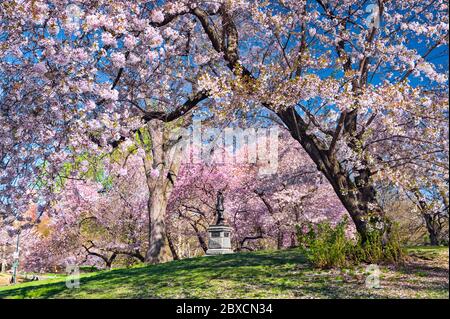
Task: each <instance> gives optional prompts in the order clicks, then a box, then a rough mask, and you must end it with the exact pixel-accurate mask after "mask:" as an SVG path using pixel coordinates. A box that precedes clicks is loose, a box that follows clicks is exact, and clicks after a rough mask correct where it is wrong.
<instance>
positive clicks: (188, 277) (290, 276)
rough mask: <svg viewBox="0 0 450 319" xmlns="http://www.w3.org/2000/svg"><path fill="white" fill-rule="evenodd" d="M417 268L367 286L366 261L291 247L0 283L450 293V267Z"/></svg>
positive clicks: (53, 287)
mask: <svg viewBox="0 0 450 319" xmlns="http://www.w3.org/2000/svg"><path fill="white" fill-rule="evenodd" d="M446 252H447V256H448V249H447V250H446ZM444 253H445V251H444ZM418 271H419V272H420V274H421V275H420V276H414V278H411V280H410V281H408V280H406V281H405V278H404V277H405V275H404V274H401V273H400V275H401V276H402V277H401V278H397V277H399V276H394V275H393V276H390V278H391V279H389V280H390V281H389V282H386V285H385V286H386V288H383V287H381V289H367V288H366V287H365V284H364V283H365V281H364V280H365V276H364V267H357V268H354V269H349V270H345V271H343V270H336V269H335V270H326V271H319V270H316V269H313V268H312V267H311V266H310V265H309V264H308V263H307V262H306V260H305V258H304V256H302V255H301V254H300V252H299V251H298V250H296V249H290V250H284V251H263V252H254V253H236V254H232V255H223V256H211V257H198V258H192V259H185V260H181V261H173V262H169V263H165V264H160V265H149V266H145V265H141V266H137V267H134V268H127V269H115V270H111V271H99V272H92V273H84V274H82V275H81V278H80V288H73V289H68V288H67V287H66V285H65V278H61V277H59V278H54V279H49V280H42V281H37V282H36V281H34V282H28V283H23V284H18V285H15V286H5V287H0V298H389V297H394V298H395V297H403V293H407V292H408V291H403V290H401V289H402V285H407V286H408V287H410V286H411V285H418V287H417V289H418V290H417V289H413V290H412V292H411V293H414V294H413V295H411V296H413V297H414V296H419V297H420V298H426V297H433V298H448V273H447V278H446V280H447V281H446V284H445V282H439V284H429V285H424V284H423V283H419V284H417V282H416V281H417V280H421V279H423V280H425V278H426V274H423V272H424V271H425V272H426V270H422V269H419V270H418ZM385 272H393V273H395V274H397V272H396V271H394V270H389V269H387V268H386V269H385V268H383V278H384V273H385ZM447 272H448V268H447ZM383 278H382V279H381V281H382V286H383V281H384V280H385V279H383ZM441 279H442V280H444V281H445V278H441ZM433 283H434V281H433ZM388 287H389V288H388ZM399 290H400V291H401V293H400V294H398V293H397V292H398V291H399ZM393 291H394V292H395V293H393Z"/></svg>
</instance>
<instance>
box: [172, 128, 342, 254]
mask: <svg viewBox="0 0 450 319" xmlns="http://www.w3.org/2000/svg"><path fill="white" fill-rule="evenodd" d="M281 138H282V139H283V141H284V143H283V144H282V145H280V153H279V156H278V170H277V172H276V173H274V174H268V175H262V174H261V171H260V166H261V163H260V162H256V163H246V162H244V163H240V162H238V161H237V160H236V161H232V162H225V163H221V164H218V163H214V162H213V163H210V164H205V163H202V164H193V163H190V162H188V163H183V164H182V167H181V169H180V174H179V176H178V179H177V182H176V183H175V189H174V191H173V193H172V196H171V199H170V202H169V206H168V214H169V215H168V216H169V217H168V229H169V231H171V229H174V228H175V229H178V228H180V224H184V225H186V223H187V225H188V228H190V231H188V230H186V229H185V228H184V229H185V231H184V232H183V233H182V234H181V236H183V238H186V237H187V236H186V235H190V236H191V237H195V238H197V239H198V244H199V246H200V247H201V248H202V250H203V251H205V252H206V250H207V244H206V229H207V227H208V226H209V225H211V224H213V223H214V222H215V215H214V214H215V200H216V195H217V192H218V191H219V190H220V191H223V192H224V194H225V217H226V220H227V222H228V223H229V224H230V225H231V226H232V227H233V229H234V236H233V241H234V243H235V246H236V247H237V249H239V250H242V249H250V250H253V249H256V248H268V247H277V248H279V249H280V248H283V247H286V246H295V245H296V226H300V225H302V224H304V223H306V222H308V223H309V222H312V223H317V222H319V221H321V220H324V219H326V220H328V221H330V222H331V223H335V222H338V221H340V220H341V219H342V218H343V217H344V216H346V214H347V212H346V211H345V208H344V207H343V206H342V205H341V204H340V202H339V199H338V198H337V197H336V196H335V194H333V191H332V188H331V186H330V185H329V184H328V183H327V182H326V180H325V179H324V178H323V176H322V175H321V173H319V172H317V170H316V169H315V166H314V164H313V162H312V161H311V160H310V159H309V158H308V156H307V154H306V153H305V152H304V151H303V150H302V149H301V147H300V146H299V145H298V143H296V142H295V140H294V139H292V138H291V137H290V136H289V135H287V134H286V132H284V133H283V134H282V137H281ZM238 151H239V152H240V153H247V152H248V144H246V145H244V146H242V148H241V149H239V150H238ZM173 233H174V237H175V236H177V232H173Z"/></svg>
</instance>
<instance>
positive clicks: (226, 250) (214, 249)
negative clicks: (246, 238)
mask: <svg viewBox="0 0 450 319" xmlns="http://www.w3.org/2000/svg"><path fill="white" fill-rule="evenodd" d="M232 230H233V228H231V227H230V226H227V225H212V226H209V227H208V250H207V251H206V255H208V256H211V255H223V254H232V253H233V249H231V231H232Z"/></svg>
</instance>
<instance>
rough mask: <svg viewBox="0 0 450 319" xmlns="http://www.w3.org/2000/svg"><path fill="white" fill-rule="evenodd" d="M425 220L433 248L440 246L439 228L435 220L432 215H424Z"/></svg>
mask: <svg viewBox="0 0 450 319" xmlns="http://www.w3.org/2000/svg"><path fill="white" fill-rule="evenodd" d="M423 218H424V219H425V225H426V227H427V231H428V237H429V238H430V244H431V245H432V246H439V244H440V242H439V233H440V230H439V226H438V225H436V223H435V222H434V218H433V215H432V214H427V213H425V214H423Z"/></svg>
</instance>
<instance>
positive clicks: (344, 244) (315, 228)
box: [297, 219, 403, 268]
mask: <svg viewBox="0 0 450 319" xmlns="http://www.w3.org/2000/svg"><path fill="white" fill-rule="evenodd" d="M347 224H348V221H347V219H344V220H342V221H341V222H339V223H338V224H337V225H336V226H334V227H333V226H332V225H331V224H330V223H329V222H321V223H318V224H317V225H313V224H312V223H309V224H306V225H302V226H303V228H304V227H305V226H306V227H307V230H306V231H305V229H302V227H301V226H297V239H298V243H299V246H300V249H301V250H302V252H303V253H304V255H305V256H306V258H308V260H309V261H310V262H311V263H312V264H313V265H314V266H315V267H318V268H331V267H349V266H351V265H357V264H359V263H361V262H365V263H385V262H389V263H395V262H398V261H400V260H401V258H402V255H403V253H402V248H401V246H400V240H399V238H398V236H397V235H396V234H397V231H396V229H395V228H393V229H392V231H391V236H390V240H389V242H387V243H384V242H383V240H382V237H381V235H379V233H378V232H372V233H371V234H370V235H369V236H368V238H367V239H366V240H365V241H362V240H361V237H360V236H358V237H357V239H356V240H353V239H350V238H348V237H347V236H346V233H345V230H346V228H347Z"/></svg>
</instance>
